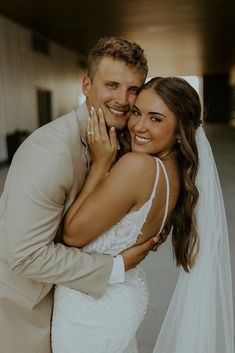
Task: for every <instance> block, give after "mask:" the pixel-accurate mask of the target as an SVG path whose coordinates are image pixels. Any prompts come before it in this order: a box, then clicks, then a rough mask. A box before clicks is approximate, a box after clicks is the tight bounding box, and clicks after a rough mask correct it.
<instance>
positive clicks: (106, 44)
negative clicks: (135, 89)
mask: <svg viewBox="0 0 235 353" xmlns="http://www.w3.org/2000/svg"><path fill="white" fill-rule="evenodd" d="M104 56H107V57H111V58H113V59H117V60H121V61H124V62H125V63H126V64H127V65H132V66H135V67H136V68H137V70H139V71H141V72H142V73H143V74H144V75H145V78H146V77H147V73H148V65H147V59H146V57H145V55H144V50H143V49H142V48H141V47H140V46H139V45H138V44H137V43H135V42H130V41H128V40H126V39H123V38H118V37H103V38H100V39H99V40H98V42H97V43H96V45H95V46H94V48H92V49H91V50H90V52H89V55H88V76H89V77H90V79H91V80H93V78H94V75H95V72H96V69H97V66H98V63H99V60H100V59H101V58H102V57H104Z"/></svg>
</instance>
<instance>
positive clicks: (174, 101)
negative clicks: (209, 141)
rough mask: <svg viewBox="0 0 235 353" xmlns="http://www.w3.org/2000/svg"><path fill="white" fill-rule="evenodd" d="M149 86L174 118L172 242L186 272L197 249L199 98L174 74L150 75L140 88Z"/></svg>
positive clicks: (177, 257) (180, 264)
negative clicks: (176, 185)
mask: <svg viewBox="0 0 235 353" xmlns="http://www.w3.org/2000/svg"><path fill="white" fill-rule="evenodd" d="M149 88H152V89H154V91H155V92H156V93H157V94H158V95H159V96H160V97H161V99H162V100H163V101H164V102H165V104H166V105H167V106H168V108H169V109H170V110H171V111H172V112H173V113H174V114H175V116H176V119H177V135H178V136H179V137H180V138H179V140H178V142H180V143H177V142H176V143H175V146H174V148H175V149H176V150H177V152H178V153H177V155H178V161H179V165H180V171H181V189H180V195H179V198H178V201H177V204H176V207H175V210H174V215H173V220H172V226H173V231H172V243H173V251H174V255H175V259H176V264H177V266H182V267H183V268H184V270H185V271H187V272H189V270H190V269H191V268H192V266H193V265H194V262H195V260H196V257H197V254H198V250H199V237H198V234H197V229H196V225H195V215H194V210H195V206H196V203H197V200H198V195H199V194H198V190H197V187H196V185H195V178H196V175H197V170H198V150H197V145H196V141H195V132H196V129H197V127H198V126H199V125H200V123H201V104H200V99H199V96H198V94H197V92H196V91H195V89H194V88H193V87H192V86H191V85H190V84H189V83H188V82H187V81H185V80H184V79H181V78H177V77H156V78H153V79H151V80H150V81H149V82H147V83H146V84H145V85H144V87H143V89H149Z"/></svg>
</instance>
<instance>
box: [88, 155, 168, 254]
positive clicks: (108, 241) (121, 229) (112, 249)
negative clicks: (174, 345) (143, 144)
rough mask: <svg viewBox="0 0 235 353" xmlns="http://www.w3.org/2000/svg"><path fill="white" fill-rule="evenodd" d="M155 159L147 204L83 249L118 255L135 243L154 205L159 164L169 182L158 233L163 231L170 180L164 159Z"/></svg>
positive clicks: (128, 214)
mask: <svg viewBox="0 0 235 353" xmlns="http://www.w3.org/2000/svg"><path fill="white" fill-rule="evenodd" d="M155 161H156V169H157V173H156V178H155V183H154V186H153V190H152V194H151V196H150V198H149V200H148V201H147V202H146V203H145V204H143V205H142V206H141V207H140V208H139V209H138V210H137V211H133V212H129V213H127V214H126V215H125V216H124V217H123V218H122V219H121V220H120V221H119V222H118V223H117V224H116V225H115V226H113V227H112V228H110V229H109V230H107V231H106V232H105V233H103V235H102V236H100V237H99V238H97V239H96V240H95V241H93V242H91V243H90V244H88V245H87V246H85V247H83V251H85V252H88V253H93V252H96V253H100V254H106V255H112V256H117V255H118V254H120V253H121V252H122V251H124V250H126V249H127V248H129V247H131V246H132V245H134V243H135V242H136V240H137V237H138V235H139V234H141V229H142V228H143V225H144V223H145V222H146V219H147V216H148V213H149V210H150V208H151V206H152V202H153V199H154V197H155V194H156V189H157V185H158V180H159V174H160V165H159V164H161V166H162V169H163V172H164V175H165V178H166V183H167V197H166V199H167V202H166V207H165V214H164V218H163V221H162V225H161V227H160V230H159V232H158V233H160V232H161V231H162V228H163V227H164V224H165V220H166V217H167V211H168V204H169V181H168V176H167V173H166V170H165V167H164V164H163V163H162V161H161V160H160V159H158V158H155Z"/></svg>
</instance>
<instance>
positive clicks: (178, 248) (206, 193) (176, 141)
mask: <svg viewBox="0 0 235 353" xmlns="http://www.w3.org/2000/svg"><path fill="white" fill-rule="evenodd" d="M200 116H201V106H200V101H199V97H198V95H197V93H196V91H195V90H194V89H193V88H192V87H191V86H190V85H189V84H188V83H187V82H186V81H184V80H183V79H179V78H160V77H159V78H154V79H152V80H150V81H149V82H148V83H147V84H145V85H144V87H143V89H142V90H141V92H140V94H139V95H138V97H137V100H136V103H135V105H134V106H133V108H132V114H131V117H130V119H129V122H128V129H129V133H130V138H131V150H132V152H130V153H127V154H126V155H124V156H123V157H121V158H120V159H119V160H118V162H117V163H116V164H114V165H113V161H114V159H115V155H116V152H117V142H116V137H115V131H114V130H113V129H112V128H111V129H110V131H109V134H108V133H107V131H106V127H105V123H104V117H103V113H102V110H100V111H99V114H98V116H97V115H96V112H95V111H94V109H93V110H92V111H91V119H90V121H89V123H88V142H89V146H90V150H91V154H92V159H93V164H92V167H91V169H90V171H89V174H88V176H87V179H86V182H85V184H84V186H83V189H82V192H81V193H80V194H79V195H78V197H77V199H76V200H75V202H74V204H73V205H72V206H71V208H70V209H69V211H68V212H67V214H66V216H65V220H64V242H65V243H66V244H67V245H68V246H73V247H80V248H82V249H83V251H85V252H89V253H92V252H98V253H102V254H107V255H113V256H116V255H118V254H119V253H121V252H122V251H124V250H125V249H127V248H129V247H132V246H135V245H136V244H141V243H143V242H145V241H146V240H147V239H149V238H151V237H152V236H153V235H154V234H157V237H158V236H159V234H160V233H161V231H162V229H163V228H164V227H165V228H166V229H170V228H172V244H173V251H174V257H175V260H176V265H177V266H180V267H181V269H182V270H181V274H180V278H179V281H178V284H177V287H176V289H175V293H174V295H173V298H172V301H171V304H170V307H169V309H168V313H167V315H166V318H165V321H164V324H163V327H162V330H161V332H160V335H159V337H158V340H157V343H156V346H155V349H154V353H234V347H233V318H232V313H231V311H229V310H230V309H231V308H232V295H231V293H232V289H231V273H230V262H229V248H228V239H227V233H226V232H227V230H226V221H225V215H224V209H223V200H222V198H221V192H220V186H219V182H218V180H217V175H216V171H215V168H214V162H213V156H212V154H211V151H210V147H209V145H208V142H207V140H206V137H205V134H204V132H203V129H202V128H201V127H200V123H201V120H200V119H201V117H200ZM211 217H216V218H211ZM221 220H222V221H221ZM212 225H213V226H212ZM147 303H148V287H147V283H146V280H145V276H144V272H143V270H142V269H141V267H136V268H134V269H132V270H130V271H128V272H127V273H126V278H125V282H124V283H121V284H120V283H119V284H110V285H109V286H108V288H107V290H106V292H105V294H104V295H103V297H102V298H99V299H94V298H93V297H91V296H90V295H88V294H86V293H83V292H79V291H76V290H73V289H70V288H67V287H63V286H57V287H56V288H55V300H54V312H53V319H52V350H53V353H85V352H87V353H137V352H138V349H137V343H136V338H135V335H136V331H137V329H138V327H139V326H140V324H141V322H142V320H143V318H144V315H145V312H146V308H147ZM218 332H219V333H220V335H218Z"/></svg>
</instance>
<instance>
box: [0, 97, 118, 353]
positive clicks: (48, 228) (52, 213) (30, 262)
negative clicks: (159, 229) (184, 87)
mask: <svg viewBox="0 0 235 353" xmlns="http://www.w3.org/2000/svg"><path fill="white" fill-rule="evenodd" d="M87 116H88V112H87V108H86V105H85V104H83V105H82V106H81V107H80V108H79V109H78V110H77V111H76V112H75V111H73V112H71V113H69V114H67V115H65V116H63V117H61V118H58V119H56V120H55V121H53V122H51V123H50V124H47V125H45V126H43V127H41V128H40V129H38V130H36V131H35V132H34V133H33V134H32V135H30V137H29V138H28V139H27V140H26V141H25V142H24V143H23V144H22V145H21V146H20V148H19V149H18V151H17V152H16V154H15V157H14V159H13V161H12V165H11V167H10V169H9V173H8V176H7V180H6V183H5V188H4V191H3V193H2V196H1V199H0V353H49V352H50V350H51V349H50V320H51V312H52V305H53V284H61V285H63V286H67V287H70V288H74V289H77V290H81V291H84V292H87V293H89V294H91V295H93V296H96V297H99V296H101V295H102V294H103V293H104V291H105V288H106V286H107V283H108V280H109V277H110V274H111V270H112V265H113V258H112V257H109V256H105V255H98V254H93V255H89V254H85V253H82V252H81V251H80V250H79V249H76V248H68V247H66V246H64V245H62V244H61V243H60V242H59V241H60V239H59V238H58V239H56V237H58V231H57V230H58V227H59V225H60V222H61V219H62V217H63V215H64V213H65V211H66V210H67V208H68V207H69V205H71V203H72V202H73V200H74V198H75V196H76V194H77V193H78V192H79V190H80V189H81V187H82V185H83V183H84V180H85V178H86V173H87V171H88V168H89V158H90V157H89V153H88V147H87V143H86V122H87ZM68 353H69V352H68Z"/></svg>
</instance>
